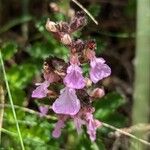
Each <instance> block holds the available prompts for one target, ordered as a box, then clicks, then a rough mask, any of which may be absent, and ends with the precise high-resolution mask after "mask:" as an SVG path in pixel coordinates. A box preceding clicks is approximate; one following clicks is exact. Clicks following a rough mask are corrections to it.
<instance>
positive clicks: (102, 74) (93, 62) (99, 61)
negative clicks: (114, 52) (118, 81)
mask: <svg viewBox="0 0 150 150" xmlns="http://www.w3.org/2000/svg"><path fill="white" fill-rule="evenodd" d="M90 66H91V69H90V79H91V80H92V81H93V82H94V83H97V82H98V81H100V80H102V79H103V78H106V77H108V76H109V75H110V74H111V69H110V67H109V66H108V65H106V64H105V60H104V59H103V58H96V57H93V58H92V59H90Z"/></svg>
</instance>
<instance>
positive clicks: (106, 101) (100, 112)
mask: <svg viewBox="0 0 150 150" xmlns="http://www.w3.org/2000/svg"><path fill="white" fill-rule="evenodd" d="M124 103H125V101H124V99H123V97H122V96H121V95H120V94H118V93H115V92H112V93H109V94H107V95H106V96H105V97H104V98H102V99H100V100H99V99H97V100H96V103H95V104H94V105H95V109H96V110H97V111H96V112H95V116H96V117H97V118H100V119H104V118H106V117H107V116H109V115H111V114H112V113H114V112H115V111H116V110H117V108H119V107H120V106H122V105H123V104H124Z"/></svg>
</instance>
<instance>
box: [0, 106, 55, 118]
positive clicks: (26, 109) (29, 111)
mask: <svg viewBox="0 0 150 150" xmlns="http://www.w3.org/2000/svg"><path fill="white" fill-rule="evenodd" d="M1 107H2V105H1V104H0V108H1ZM4 107H7V108H11V105H9V104H5V105H4ZM14 108H15V109H20V110H22V111H25V112H28V113H30V114H34V115H37V116H40V112H37V111H35V110H32V109H29V108H26V107H21V106H18V105H14ZM43 117H45V118H46V119H51V120H57V118H56V117H54V116H50V115H45V116H43Z"/></svg>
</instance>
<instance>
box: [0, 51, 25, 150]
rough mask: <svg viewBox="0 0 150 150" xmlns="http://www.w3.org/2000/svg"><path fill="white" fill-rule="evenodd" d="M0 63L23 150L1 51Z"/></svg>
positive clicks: (22, 146)
mask: <svg viewBox="0 0 150 150" xmlns="http://www.w3.org/2000/svg"><path fill="white" fill-rule="evenodd" d="M0 61H1V65H2V71H3V74H4V80H5V84H6V89H7V92H8V97H9V100H10V104H11V108H12V112H13V116H14V119H15V122H16V128H17V131H18V136H19V139H20V144H21V148H22V150H25V148H24V144H23V139H22V135H21V132H20V127H19V124H18V120H17V116H16V112H15V108H14V104H13V100H12V96H11V92H10V89H9V84H8V79H7V75H6V71H5V67H4V62H3V58H2V54H1V50H0Z"/></svg>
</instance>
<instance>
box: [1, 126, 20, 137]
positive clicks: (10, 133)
mask: <svg viewBox="0 0 150 150" xmlns="http://www.w3.org/2000/svg"><path fill="white" fill-rule="evenodd" d="M1 131H2V132H3V133H6V134H9V135H11V136H18V135H17V133H15V132H11V131H8V130H6V129H4V128H1Z"/></svg>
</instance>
